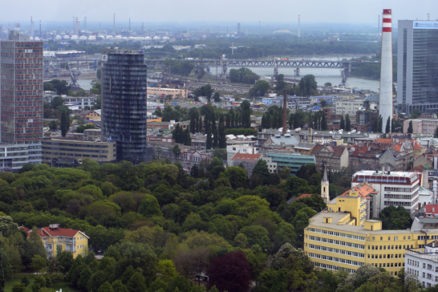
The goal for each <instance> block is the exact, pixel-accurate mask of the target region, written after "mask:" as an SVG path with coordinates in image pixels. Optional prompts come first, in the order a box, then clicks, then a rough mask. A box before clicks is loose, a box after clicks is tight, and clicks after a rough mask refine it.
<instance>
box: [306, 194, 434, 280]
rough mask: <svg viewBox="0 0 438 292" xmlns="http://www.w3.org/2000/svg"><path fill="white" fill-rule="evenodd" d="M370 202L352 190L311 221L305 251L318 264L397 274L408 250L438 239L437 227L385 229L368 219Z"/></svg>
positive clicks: (331, 267)
mask: <svg viewBox="0 0 438 292" xmlns="http://www.w3.org/2000/svg"><path fill="white" fill-rule="evenodd" d="M367 205H368V204H367V198H366V197H364V196H361V194H360V193H359V192H358V191H354V190H353V191H350V192H349V193H346V194H343V195H342V196H338V197H336V198H335V199H333V200H332V201H330V202H329V203H328V204H327V209H326V210H324V211H322V212H320V213H318V214H316V215H315V216H313V217H312V218H311V219H310V220H309V225H308V226H307V227H306V228H305V230H304V251H305V253H306V254H307V255H308V256H309V258H310V260H311V261H312V263H313V264H314V265H315V267H318V268H322V269H328V270H340V269H343V270H347V271H349V272H354V271H356V270H357V269H358V268H359V267H360V266H362V265H364V264H371V265H374V266H376V267H379V268H384V269H385V270H387V271H388V272H389V273H390V274H391V275H397V274H398V273H399V272H400V270H401V269H403V267H404V262H405V251H406V249H416V248H423V247H424V246H425V245H426V244H428V243H430V242H432V241H435V240H436V239H438V229H430V228H429V229H428V228H415V230H414V229H412V228H411V229H406V230H382V222H381V221H379V220H368V219H367Z"/></svg>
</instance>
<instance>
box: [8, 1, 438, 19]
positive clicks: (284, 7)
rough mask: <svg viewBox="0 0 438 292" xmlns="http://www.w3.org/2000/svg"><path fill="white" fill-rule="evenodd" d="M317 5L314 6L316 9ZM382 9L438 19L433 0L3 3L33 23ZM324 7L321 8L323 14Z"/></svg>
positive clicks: (367, 13)
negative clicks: (31, 19) (40, 21)
mask: <svg viewBox="0 0 438 292" xmlns="http://www.w3.org/2000/svg"><path fill="white" fill-rule="evenodd" d="M315 7H316V8H315ZM384 8H390V9H392V10H393V14H394V20H398V19H421V20H426V19H427V18H428V17H429V18H430V19H437V18H438V14H434V11H437V8H438V2H436V1H434V0H419V1H416V2H406V1H396V0H387V1H379V0H372V1H361V2H359V3H357V2H356V1H355V3H354V5H353V4H351V1H347V0H333V1H330V5H328V4H327V2H326V1H322V0H313V1H307V2H303V1H302V2H298V3H294V2H287V1H284V0H273V1H271V2H270V3H269V4H267V3H257V4H256V5H254V2H251V1H248V0H240V1H237V2H236V1H231V0H224V1H221V2H220V3H219V2H213V3H211V2H210V1H200V0H188V1H183V2H182V1H175V0H165V1H160V2H159V3H158V2H152V1H140V0H128V1H124V2H123V4H121V2H118V1H105V2H104V1H101V0H96V1H92V2H90V1H84V0H79V1H75V5H72V4H71V2H68V1H56V2H55V1H51V0H41V1H28V0H25V1H19V2H7V3H3V4H2V9H1V10H0V19H1V20H2V22H29V20H30V18H31V17H33V19H34V20H42V21H63V22H71V21H72V19H73V17H78V18H79V20H81V21H82V20H83V18H84V17H87V21H88V22H108V23H111V22H113V16H114V14H115V15H116V22H117V23H124V22H128V21H129V19H131V21H132V22H133V23H135V22H176V23H178V22H181V23H186V22H203V21H206V22H217V21H222V22H235V21H238V22H258V21H260V22H292V23H295V22H297V15H301V22H302V23H317V22H322V23H368V24H376V23H377V15H378V14H379V13H380V12H381V11H382V9H384ZM322 12H323V13H322ZM428 14H429V16H428Z"/></svg>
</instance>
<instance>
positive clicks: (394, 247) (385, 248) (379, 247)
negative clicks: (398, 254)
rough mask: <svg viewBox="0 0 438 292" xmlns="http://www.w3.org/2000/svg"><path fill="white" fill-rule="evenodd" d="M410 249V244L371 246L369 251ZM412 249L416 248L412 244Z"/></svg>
mask: <svg viewBox="0 0 438 292" xmlns="http://www.w3.org/2000/svg"><path fill="white" fill-rule="evenodd" d="M407 248H409V244H408V245H369V246H368V249H372V250H390V249H403V250H405V249H407ZM410 248H414V246H413V245H412V244H411V247H410Z"/></svg>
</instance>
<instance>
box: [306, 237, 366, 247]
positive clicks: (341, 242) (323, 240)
mask: <svg viewBox="0 0 438 292" xmlns="http://www.w3.org/2000/svg"><path fill="white" fill-rule="evenodd" d="M309 238H310V240H314V241H321V242H327V243H331V244H337V245H343V246H349V247H354V248H358V249H365V245H363V244H357V243H352V242H345V241H341V240H333V239H330V238H324V237H318V236H312V235H310V236H309Z"/></svg>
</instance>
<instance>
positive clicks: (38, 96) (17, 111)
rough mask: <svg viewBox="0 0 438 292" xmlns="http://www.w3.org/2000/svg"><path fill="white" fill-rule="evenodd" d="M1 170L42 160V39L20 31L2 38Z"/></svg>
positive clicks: (0, 49) (0, 71)
mask: <svg viewBox="0 0 438 292" xmlns="http://www.w3.org/2000/svg"><path fill="white" fill-rule="evenodd" d="M0 122H1V125H0V142H1V144H0V170H18V169H20V168H21V167H22V166H23V165H24V164H26V163H41V158H42V156H41V140H42V137H43V43H42V42H37V41H29V40H27V39H25V38H24V37H23V36H22V35H20V34H19V33H18V32H17V31H11V32H10V35H9V40H2V41H0Z"/></svg>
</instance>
